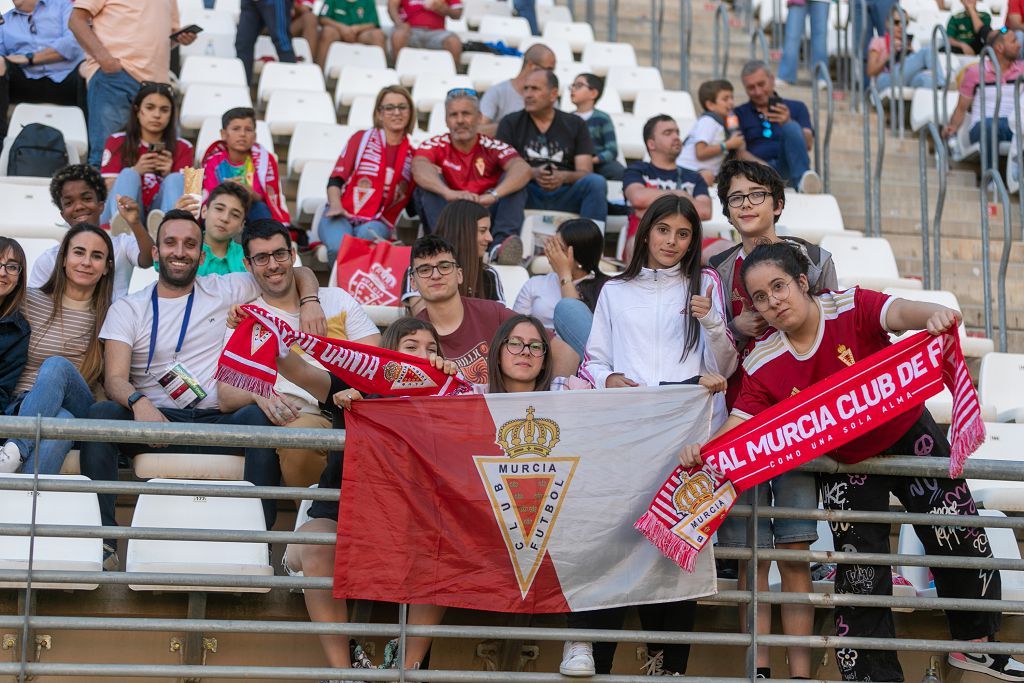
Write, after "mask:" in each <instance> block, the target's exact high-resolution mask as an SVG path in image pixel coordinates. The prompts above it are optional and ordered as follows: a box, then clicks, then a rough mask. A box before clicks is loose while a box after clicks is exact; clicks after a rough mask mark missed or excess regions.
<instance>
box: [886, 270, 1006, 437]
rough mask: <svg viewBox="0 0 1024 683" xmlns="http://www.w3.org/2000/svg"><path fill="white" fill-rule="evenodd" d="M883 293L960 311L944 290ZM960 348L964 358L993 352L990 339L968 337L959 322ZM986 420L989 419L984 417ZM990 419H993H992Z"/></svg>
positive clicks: (900, 290)
mask: <svg viewBox="0 0 1024 683" xmlns="http://www.w3.org/2000/svg"><path fill="white" fill-rule="evenodd" d="M884 291H885V293H886V294H889V295H891V296H898V297H900V298H903V299H909V300H910V301H926V302H928V303H932V304H940V305H942V306H945V307H946V308H952V309H953V310H956V311H959V310H961V309H960V302H959V301H958V300H957V298H956V294H954V293H953V292H950V291H947V290H944V289H902V288H899V287H887V288H886V289H885V290H884ZM960 348H961V349H962V350H963V352H964V355H965V356H968V357H970V358H983V357H984V356H986V355H987V354H990V353H992V352H993V351H994V350H995V344H994V343H993V342H992V340H991V339H985V338H981V337H968V336H967V329H966V327H965V326H964V324H963V323H962V322H961V323H960ZM990 409H992V410H994V408H991V407H990ZM986 419H989V418H987V417H986ZM992 419H995V418H994V417H993V418H992Z"/></svg>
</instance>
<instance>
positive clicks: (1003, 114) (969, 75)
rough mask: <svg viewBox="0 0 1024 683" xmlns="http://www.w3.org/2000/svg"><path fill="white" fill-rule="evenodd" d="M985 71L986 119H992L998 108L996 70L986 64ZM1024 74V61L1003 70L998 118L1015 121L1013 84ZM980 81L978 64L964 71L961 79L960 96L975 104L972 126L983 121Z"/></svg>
mask: <svg viewBox="0 0 1024 683" xmlns="http://www.w3.org/2000/svg"><path fill="white" fill-rule="evenodd" d="M986 67H987V68H986V69H985V117H986V118H991V117H992V116H993V114H994V112H995V108H996V76H995V70H994V69H993V68H992V65H991V63H990V62H987V63H986ZM1021 73H1024V61H1020V60H1018V61H1016V62H1014V63H1013V64H1012V65H1011V66H1010V68H1009V69H1004V70H1003V83H1002V87H1001V88H1000V90H1002V98H1001V100H1000V103H999V114H998V116H997V118H1005V119H1009V120H1011V121H1012V120H1013V118H1014V106H1013V82H1014V81H1015V80H1016V79H1017V75H1018V74H1021ZM979 81H980V72H979V68H978V64H977V63H975V64H971V65H970V66H968V67H967V69H966V70H964V75H963V77H962V78H961V79H960V95H961V97H968V98H973V99H974V102H972V103H971V125H974V124H975V123H978V122H979V121H981V96H980V94H979V92H978V86H979Z"/></svg>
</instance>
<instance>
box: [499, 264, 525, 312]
mask: <svg viewBox="0 0 1024 683" xmlns="http://www.w3.org/2000/svg"><path fill="white" fill-rule="evenodd" d="M491 268H494V270H495V271H497V273H498V279H499V280H501V289H502V291H504V293H505V304H506V305H508V306H511V305H512V304H513V303H515V300H516V297H518V296H519V290H520V289H522V288H523V285H525V284H526V281H527V280H529V279H530V274H529V273H528V272H527V271H526V268H523V267H522V266H502V265H497V264H493V265H492V266H491Z"/></svg>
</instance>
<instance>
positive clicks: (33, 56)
mask: <svg viewBox="0 0 1024 683" xmlns="http://www.w3.org/2000/svg"><path fill="white" fill-rule="evenodd" d="M25 59H27V60H28V65H29V66H32V64H34V63H35V61H36V53H35V52H28V53H26V54H25Z"/></svg>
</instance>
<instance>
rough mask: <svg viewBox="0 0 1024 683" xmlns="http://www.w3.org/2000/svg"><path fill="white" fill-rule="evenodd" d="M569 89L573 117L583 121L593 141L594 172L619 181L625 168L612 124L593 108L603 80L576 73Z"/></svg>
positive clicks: (599, 111)
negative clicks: (574, 108)
mask: <svg viewBox="0 0 1024 683" xmlns="http://www.w3.org/2000/svg"><path fill="white" fill-rule="evenodd" d="M569 88H570V90H569V99H570V100H572V103H573V104H575V105H576V116H578V117H580V118H581V119H583V120H584V121H586V122H587V128H588V129H589V130H590V139H591V140H593V141H594V172H595V173H600V174H601V175H603V176H604V177H605V178H606V179H608V180H622V174H623V173H624V172H625V170H626V169H625V168H623V167H622V164H620V163H619V143H618V141H617V140H616V139H615V124H614V123H612V119H611V117H610V116H608V114H606V113H605V112H603V111H601V110H600V109H596V108H595V105H596V104H597V101H598V100H599V99H601V95H602V94H603V93H604V79H603V78H601V77H600V76H595V75H594V74H580V75H579V76H577V77H576V78H575V79H574V80H573V82H572V85H571V86H569Z"/></svg>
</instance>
